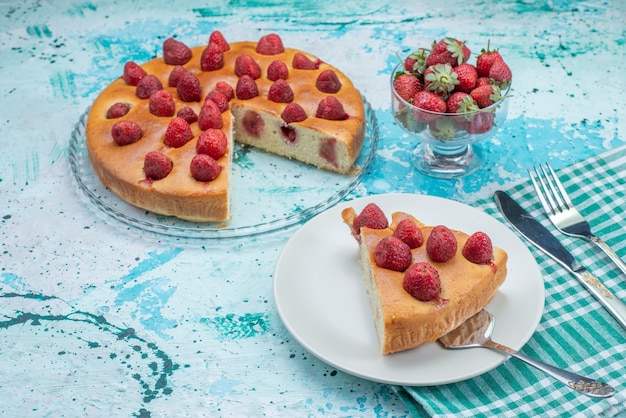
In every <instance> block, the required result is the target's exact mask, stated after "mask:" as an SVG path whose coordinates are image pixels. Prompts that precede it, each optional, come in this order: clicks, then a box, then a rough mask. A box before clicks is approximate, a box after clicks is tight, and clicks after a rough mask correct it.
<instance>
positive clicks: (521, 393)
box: [394, 147, 626, 417]
mask: <svg viewBox="0 0 626 418" xmlns="http://www.w3.org/2000/svg"><path fill="white" fill-rule="evenodd" d="M557 174H558V176H559V178H560V179H561V181H562V182H563V183H564V185H565V188H566V189H567V191H568V193H569V195H570V197H571V198H572V200H573V201H574V204H575V205H576V207H577V208H578V210H579V211H580V212H582V214H583V216H585V218H586V219H587V220H588V221H589V223H590V224H591V229H592V231H593V232H594V233H595V234H596V235H598V236H600V237H601V238H603V239H604V240H605V241H606V242H607V243H608V244H609V246H611V247H612V248H613V249H614V250H615V251H616V252H617V254H619V255H620V257H622V258H626V239H625V238H626V219H625V217H624V212H625V211H626V147H620V148H617V149H615V150H612V151H608V152H606V153H604V154H601V155H599V156H597V157H594V158H591V159H589V160H587V161H584V162H581V163H577V164H574V165H572V166H570V167H567V168H564V169H562V170H560V171H557ZM509 193H510V195H511V196H512V197H513V199H515V200H516V201H517V202H518V203H520V204H521V205H522V206H523V207H524V208H525V209H526V210H528V212H530V214H531V215H533V216H534V217H535V218H536V219H538V220H539V221H540V222H542V223H543V224H544V225H545V226H546V227H548V229H549V230H550V231H552V232H554V234H555V236H556V237H557V238H558V239H559V240H560V241H561V242H562V243H563V244H564V245H565V247H567V248H568V249H569V250H570V251H571V252H572V253H573V255H574V256H575V257H576V259H577V260H579V261H580V262H581V263H582V264H583V265H584V266H585V267H587V268H588V269H590V270H591V271H593V272H594V273H595V274H596V275H597V276H598V277H599V278H601V280H602V281H603V282H604V284H605V285H606V286H607V287H608V288H610V289H612V290H613V292H615V294H617V296H618V297H619V298H620V299H622V300H624V301H626V277H624V276H623V275H621V273H620V271H619V270H618V269H617V267H615V266H614V265H613V263H612V262H611V261H610V259H609V258H608V257H607V256H605V255H604V254H603V253H602V252H601V251H600V250H599V249H597V248H596V247H595V246H594V245H592V244H591V243H587V242H585V241H584V240H581V239H577V238H572V237H569V236H566V235H564V234H562V233H560V232H558V231H557V230H556V229H555V228H554V227H553V226H552V224H550V222H549V220H548V219H547V218H546V216H545V214H544V212H543V209H542V208H541V205H540V203H539V200H538V199H537V196H536V194H535V191H534V189H533V187H532V184H531V183H530V180H529V181H526V182H524V183H522V184H519V185H517V186H516V187H514V188H512V189H511V190H509ZM475 206H476V207H479V208H481V209H483V210H484V211H485V212H487V213H489V214H490V215H492V216H494V217H495V218H496V219H498V220H500V221H501V222H503V223H505V224H507V223H506V221H505V220H504V218H503V217H502V215H501V214H500V212H499V211H498V210H497V208H496V206H495V203H494V201H493V199H491V198H489V199H486V200H481V201H478V202H476V205H475ZM507 225H508V224H507ZM522 240H524V238H522ZM524 242H525V243H526V244H527V245H528V246H529V247H530V250H531V252H532V253H533V255H534V256H535V258H536V259H537V262H538V264H539V267H540V268H541V271H542V273H543V278H544V282H545V289H546V301H545V308H544V312H543V316H542V318H541V322H540V323H539V326H538V327H537V330H536V332H535V334H534V335H533V337H532V338H531V339H530V341H529V342H528V343H527V344H526V345H524V347H522V349H521V350H520V351H521V352H523V353H525V354H527V355H529V356H531V357H535V358H537V359H540V360H542V361H544V362H546V363H548V364H553V365H555V366H558V367H562V368H565V369H567V370H569V371H572V372H574V373H578V374H581V375H583V376H589V377H592V378H595V379H599V380H602V381H604V382H606V383H608V384H610V385H612V386H613V387H614V388H615V390H616V395H615V396H614V397H612V398H609V399H592V398H589V397H587V396H585V395H582V394H580V393H578V392H575V391H573V390H571V389H569V388H567V387H566V386H565V385H563V384H562V383H560V382H557V381H556V380H554V379H553V378H551V377H549V376H548V375H546V374H544V373H543V372H540V371H538V370H536V369H535V368H533V367H531V366H529V365H527V364H526V363H523V362H521V361H519V360H517V359H509V360H507V361H506V362H505V363H504V364H502V365H501V366H499V367H497V368H496V369H494V370H492V371H490V372H488V373H485V374H483V375H481V376H478V377H475V378H473V379H469V380H466V381H463V382H459V383H454V384H448V385H441V386H424V387H399V386H397V387H394V389H395V390H396V392H397V393H398V395H399V396H400V398H401V399H402V400H403V401H404V402H405V404H406V405H407V406H408V408H409V410H410V411H411V413H412V414H413V415H414V416H415V417H419V416H436V417H446V416H449V417H452V416H454V417H458V416H498V417H500V416H502V417H506V416H509V417H517V416H530V417H535V416H541V417H556V416H581V417H596V416H601V417H617V416H619V417H626V330H625V329H623V328H622V327H621V326H620V325H619V324H618V323H617V321H615V320H614V319H613V317H611V316H610V315H609V314H608V313H607V311H606V310H604V308H603V307H602V305H600V304H599V303H598V302H597V301H596V299H595V298H594V297H593V296H592V295H591V294H590V293H589V292H588V291H587V290H585V289H584V288H583V287H582V286H581V285H580V284H579V283H578V281H577V280H576V279H575V278H574V277H573V276H572V275H571V274H569V273H568V272H567V271H566V270H564V269H563V268H562V267H561V266H560V265H558V264H557V263H556V262H554V261H553V260H552V259H550V258H549V257H548V256H546V255H545V254H544V253H543V252H541V251H540V250H537V249H536V248H535V247H534V246H532V245H531V244H530V243H528V241H524Z"/></svg>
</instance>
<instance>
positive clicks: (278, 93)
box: [267, 78, 293, 103]
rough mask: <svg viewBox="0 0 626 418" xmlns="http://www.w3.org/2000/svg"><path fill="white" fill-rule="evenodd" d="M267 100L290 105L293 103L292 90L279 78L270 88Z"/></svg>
mask: <svg viewBox="0 0 626 418" xmlns="http://www.w3.org/2000/svg"><path fill="white" fill-rule="evenodd" d="M267 98H268V99H270V100H271V101H273V102H276V103H291V102H293V90H291V87H290V86H289V83H287V82H286V81H285V80H283V79H282V78H279V79H278V80H276V81H274V83H273V84H272V85H271V86H270V90H269V92H268V93H267Z"/></svg>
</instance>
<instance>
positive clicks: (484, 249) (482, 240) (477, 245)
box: [461, 232, 493, 264]
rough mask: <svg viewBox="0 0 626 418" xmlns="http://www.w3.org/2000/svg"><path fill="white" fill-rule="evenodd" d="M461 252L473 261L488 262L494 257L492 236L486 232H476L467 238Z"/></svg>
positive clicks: (478, 262) (477, 262)
mask: <svg viewBox="0 0 626 418" xmlns="http://www.w3.org/2000/svg"><path fill="white" fill-rule="evenodd" d="M461 252H462V254H463V256H464V257H465V258H466V259H468V260H469V261H471V262H472V263H476V264H487V263H488V262H490V261H491V259H492V258H493V244H492V243H491V238H489V236H488V235H487V234H485V233H484V232H475V233H473V234H472V235H470V237H469V238H468V239H467V241H466V242H465V245H464V246H463V250H462V251H461Z"/></svg>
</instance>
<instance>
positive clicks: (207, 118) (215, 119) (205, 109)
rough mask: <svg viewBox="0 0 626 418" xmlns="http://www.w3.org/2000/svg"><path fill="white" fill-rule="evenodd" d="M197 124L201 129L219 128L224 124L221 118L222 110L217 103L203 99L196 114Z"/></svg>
mask: <svg viewBox="0 0 626 418" xmlns="http://www.w3.org/2000/svg"><path fill="white" fill-rule="evenodd" d="M198 126H199V127H200V129H202V130H203V131H206V130H207V129H211V128H213V129H221V128H222V126H224V120H223V119H222V112H220V108H219V107H217V104H216V103H215V102H214V101H213V100H210V99H209V100H205V101H204V103H203V104H202V108H200V114H199V115H198Z"/></svg>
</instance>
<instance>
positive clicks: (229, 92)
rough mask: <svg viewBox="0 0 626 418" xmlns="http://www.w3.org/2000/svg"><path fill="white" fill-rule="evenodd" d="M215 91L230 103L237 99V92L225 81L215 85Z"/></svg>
mask: <svg viewBox="0 0 626 418" xmlns="http://www.w3.org/2000/svg"><path fill="white" fill-rule="evenodd" d="M215 90H216V91H219V92H220V93H222V94H223V95H224V96H225V97H226V98H227V99H228V101H231V100H233V99H234V98H235V91H234V90H233V88H232V87H231V86H230V84H228V83H227V82H225V81H218V82H217V83H215Z"/></svg>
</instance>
